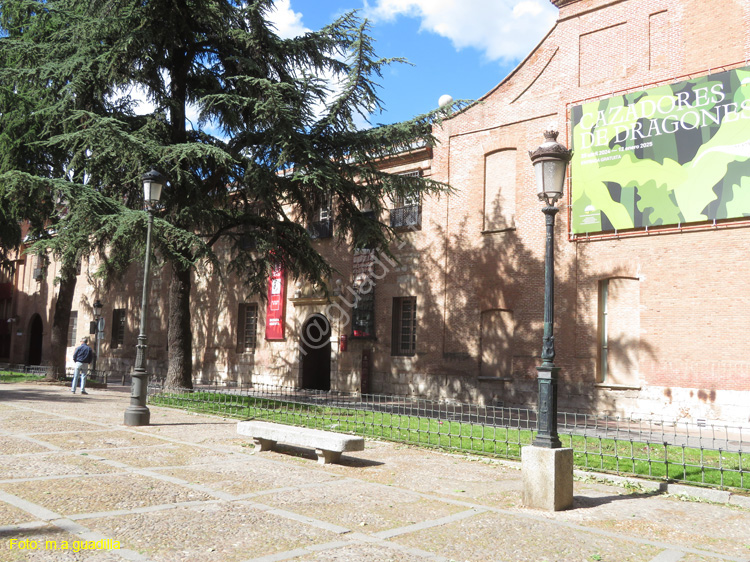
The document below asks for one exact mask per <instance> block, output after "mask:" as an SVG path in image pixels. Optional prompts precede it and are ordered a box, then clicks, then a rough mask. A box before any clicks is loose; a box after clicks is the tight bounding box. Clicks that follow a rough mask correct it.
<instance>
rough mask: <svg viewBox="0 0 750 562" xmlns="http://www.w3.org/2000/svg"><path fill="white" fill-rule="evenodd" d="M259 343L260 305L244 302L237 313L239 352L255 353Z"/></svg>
mask: <svg viewBox="0 0 750 562" xmlns="http://www.w3.org/2000/svg"><path fill="white" fill-rule="evenodd" d="M257 343H258V305H257V303H254V302H253V303H242V304H240V307H239V313H238V315H237V353H253V352H254V351H255V347H256V345H257Z"/></svg>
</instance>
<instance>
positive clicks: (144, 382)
mask: <svg viewBox="0 0 750 562" xmlns="http://www.w3.org/2000/svg"><path fill="white" fill-rule="evenodd" d="M142 179H143V200H144V202H145V204H146V208H147V209H148V228H147V230H146V259H145V263H144V265H143V296H142V298H141V330H140V333H139V334H138V345H136V346H135V349H136V354H135V368H134V369H133V379H132V384H131V386H130V405H129V406H128V408H127V410H125V425H148V424H149V421H150V419H151V412H150V411H149V409H148V407H147V406H146V392H147V390H148V373H147V372H146V349H147V348H148V346H147V345H146V318H147V317H148V281H149V278H148V277H149V276H148V273H149V266H150V264H151V227H152V226H153V224H154V207H155V206H156V204H157V203H158V202H159V199H160V197H161V188H162V186H163V185H164V180H165V178H164V176H162V175H161V174H160V173H159V172H157V171H156V170H151V171H150V172H146V173H145V174H143V178H142Z"/></svg>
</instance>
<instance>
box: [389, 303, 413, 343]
mask: <svg viewBox="0 0 750 562" xmlns="http://www.w3.org/2000/svg"><path fill="white" fill-rule="evenodd" d="M416 351H417V297H396V298H394V299H393V333H392V338H391V355H414V354H415V353H416Z"/></svg>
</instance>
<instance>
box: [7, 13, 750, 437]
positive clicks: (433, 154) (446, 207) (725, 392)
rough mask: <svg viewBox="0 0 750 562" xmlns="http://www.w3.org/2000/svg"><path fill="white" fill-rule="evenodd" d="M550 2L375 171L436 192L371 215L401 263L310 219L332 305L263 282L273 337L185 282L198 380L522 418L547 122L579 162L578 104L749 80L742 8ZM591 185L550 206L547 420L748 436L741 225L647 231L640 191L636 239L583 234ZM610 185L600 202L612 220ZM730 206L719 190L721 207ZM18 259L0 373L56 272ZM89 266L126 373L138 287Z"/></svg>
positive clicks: (622, 231) (85, 312) (263, 316)
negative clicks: (490, 85) (430, 185)
mask: <svg viewBox="0 0 750 562" xmlns="http://www.w3.org/2000/svg"><path fill="white" fill-rule="evenodd" d="M552 3H553V4H555V6H557V7H558V8H559V18H558V21H557V24H556V25H555V27H554V28H553V29H552V30H551V31H550V32H549V33H548V34H547V36H546V37H545V38H544V39H543V40H542V41H541V42H540V44H539V45H538V46H537V47H536V48H535V49H534V50H533V52H532V53H531V54H530V55H529V56H528V57H527V58H526V59H525V60H524V61H523V62H521V63H520V64H519V65H518V67H517V68H516V69H515V70H514V71H513V72H511V73H510V75H508V76H507V77H506V78H505V79H504V80H503V81H502V82H501V83H500V84H499V85H498V86H497V87H496V88H495V89H493V90H492V91H491V92H489V93H487V94H485V95H484V96H483V97H482V98H481V99H480V100H479V101H478V102H477V103H475V104H473V105H472V106H470V107H468V108H466V109H465V110H464V111H462V112H460V113H458V114H456V115H455V116H453V117H452V118H451V119H448V120H446V121H445V122H444V123H443V124H442V126H441V128H439V129H437V130H436V131H435V133H436V136H437V137H438V139H439V141H440V142H439V144H438V145H437V146H436V147H435V148H434V149H432V150H430V149H427V148H416V149H414V150H413V151H412V152H411V153H409V154H405V155H403V156H402V157H401V158H399V159H398V160H395V161H392V162H391V163H390V164H389V166H391V169H392V171H393V172H396V173H415V174H421V175H424V176H430V177H432V178H434V179H437V180H440V181H445V182H447V183H449V184H450V185H451V186H452V188H453V192H452V193H450V194H447V195H443V196H441V197H434V198H428V199H424V200H422V201H397V202H392V209H391V211H390V213H389V216H383V217H381V220H384V221H391V224H392V225H393V226H395V227H397V228H398V229H399V230H400V231H401V239H400V240H399V241H398V242H397V243H396V244H395V245H394V249H393V251H394V254H395V255H396V256H397V258H398V263H391V262H389V261H388V260H386V259H385V258H384V257H383V256H377V255H374V254H371V253H368V252H360V251H354V250H352V249H351V248H348V247H344V245H341V244H338V243H337V242H336V239H335V238H331V237H329V234H330V229H331V227H332V228H335V217H331V216H329V213H328V210H327V208H326V206H325V205H322V206H321V209H320V217H319V218H320V221H319V222H318V223H316V224H315V225H311V229H310V231H311V233H312V235H313V236H315V237H316V238H318V241H317V242H316V244H318V245H319V247H320V249H321V251H322V252H323V253H324V255H326V256H328V258H329V259H330V260H331V261H332V263H333V264H334V266H335V267H336V269H337V271H338V272H339V273H338V274H337V275H336V276H335V277H334V278H333V279H331V280H330V290H331V293H332V295H333V297H332V298H331V300H326V299H325V298H323V297H322V296H321V295H316V294H312V293H311V290H310V289H309V288H308V287H305V286H303V285H297V284H296V283H295V280H293V279H284V278H281V279H280V280H279V281H280V283H277V286H278V287H281V289H282V290H283V293H282V294H281V295H280V296H281V299H280V300H279V301H278V304H279V305H280V307H281V308H279V309H278V313H276V316H277V317H280V318H281V319H282V321H281V324H282V325H283V329H284V333H283V339H278V340H273V341H267V339H266V335H267V334H266V328H265V326H266V324H267V314H268V310H269V307H270V306H271V304H270V303H271V302H272V301H273V299H271V300H270V301H269V303H268V304H267V303H265V302H263V301H262V300H261V299H260V298H258V296H257V295H247V294H243V292H242V289H241V285H240V284H239V283H233V282H232V281H228V282H226V283H225V284H221V283H217V281H216V280H215V279H209V278H206V277H203V276H200V275H198V276H196V282H195V284H194V291H195V293H194V308H193V320H194V325H193V334H194V349H195V355H194V364H195V373H196V378H197V379H198V380H204V381H205V380H232V381H242V382H244V383H248V382H255V383H261V382H266V383H273V384H290V385H295V386H303V387H308V388H322V389H327V388H331V389H335V390H342V391H365V392H377V393H389V394H411V395H423V396H430V397H444V398H450V399H456V400H461V401H479V402H485V403H498V404H504V405H522V406H523V405H527V406H528V405H530V406H534V405H535V401H536V370H535V367H536V366H537V364H538V363H539V356H540V353H541V341H542V320H543V297H544V288H543V281H544V278H543V269H544V265H543V260H544V235H545V232H544V216H543V214H542V213H541V204H540V203H539V201H538V199H537V196H536V190H535V184H534V177H533V171H532V167H531V163H530V160H529V157H528V153H527V150H529V149H534V148H535V147H536V146H538V145H539V144H540V143H541V142H542V140H543V139H542V135H541V132H542V131H543V130H545V128H547V126H548V124H549V123H550V122H556V123H557V124H558V127H559V129H560V131H561V136H560V140H561V141H562V142H563V143H565V144H566V145H568V146H572V148H574V150H576V153H577V154H582V153H585V148H586V146H585V142H583V143H581V141H580V139H579V141H578V142H577V141H576V139H575V138H574V132H575V130H576V127H577V126H581V123H582V121H577V119H578V117H580V114H576V111H579V109H577V108H582V107H583V108H585V107H588V106H587V105H586V104H591V103H593V102H597V103H599V102H602V103H608V101H607V100H613V99H620V97H623V98H622V99H625V97H627V96H628V95H630V94H633V93H638V92H649V91H652V89H653V88H659V87H662V86H666V87H669V86H670V85H674V84H681V83H683V82H685V81H686V80H687V81H689V80H692V79H698V78H700V79H703V78H706V79H709V80H710V78H711V76H714V75H716V74H718V73H723V72H727V71H733V70H737V69H742V68H744V67H746V66H747V59H748V55H750V35H748V34H747V33H746V31H745V30H746V29H748V28H749V27H750V0H722V1H721V2H718V0H716V4H717V6H715V7H718V4H720V8H721V9H709V10H707V9H706V7H707V3H706V1H705V0H552ZM711 3H714V2H713V1H712V2H711ZM744 84H745V83H744V82H742V85H740V86H738V88H742V87H744V86H743V85H744ZM748 84H750V80H749V81H748ZM748 87H750V86H748ZM716 91H718V90H715V91H714V92H716ZM738 91H739V90H738ZM686 95H687V94H686ZM715 97H716V96H715ZM747 97H748V98H750V95H748V96H747ZM636 98H638V95H636ZM628 99H630V98H628ZM634 99H635V98H634ZM677 99H678V100H679V97H677ZM717 99H718V98H717ZM736 109H737V113H736V115H737V119H740V120H741V119H747V118H748V117H750V108H747V109H746V108H745V105H744V104H741V107H738V108H736ZM584 111H585V110H584ZM725 111H726V109H725ZM576 115H578V117H576ZM733 115H734V114H733ZM725 119H726V115H725ZM664 123H666V120H665V121H664V122H663V123H662V125H663V124H664ZM685 123H688V124H690V120H689V119H688V120H687V121H685V119H684V118H683V121H682V124H683V126H684V125H685ZM746 128H747V127H746ZM747 130H749V131H750V129H747ZM632 131H633V129H631V132H632ZM632 136H636V135H635V133H633V135H632ZM748 137H750V133H747V134H746V136H745V138H744V139H741V140H744V141H747V139H748ZM631 141H632V139H631ZM615 144H616V143H615ZM625 144H626V143H623V147H624V148H625V150H628V149H630V148H632V145H628V146H625ZM639 150H640V149H639ZM707 152H708V151H707ZM740 152H741V151H740ZM633 153H634V154H637V155H638V157H640V156H641V153H640V152H638V153H636V152H635V151H634V152H633ZM748 156H750V153H749V154H748V155H747V156H742V155H741V154H739V155H735V163H733V164H732V169H736V170H740V171H739V172H737V173H738V174H739V176H741V177H745V176H750V172H748V170H750V168H748V166H749V165H750V164H748V162H747V158H748ZM589 162H590V161H589ZM576 165H578V168H576ZM743 167H744V170H745V172H744V173H743V172H742V171H741V170H742V169H743ZM587 173H588V172H586V171H585V169H584V167H583V163H582V162H580V161H579V162H578V163H577V164H576V162H574V166H573V169H572V172H571V174H570V177H569V179H568V181H567V182H566V194H565V197H564V198H563V199H562V201H561V202H560V203H559V204H558V206H559V207H560V209H561V210H560V213H559V214H558V219H557V225H556V241H555V242H556V246H557V254H556V270H557V279H556V287H555V292H556V295H555V296H556V327H555V334H556V351H557V357H556V360H555V363H556V365H557V366H559V367H561V374H560V408H561V409H563V410H576V411H600V412H616V413H620V414H639V415H646V416H665V417H669V418H708V419H722V420H726V421H731V422H735V423H742V424H747V423H748V422H750V406H748V404H750V361H748V360H747V358H746V357H745V355H746V354H745V353H743V351H742V350H743V344H744V337H743V336H744V334H745V333H746V332H748V331H750V316H749V315H748V310H749V309H750V296H748V291H747V290H743V289H745V286H746V285H747V277H748V276H747V269H748V268H747V266H746V265H745V260H744V259H743V258H744V255H743V254H744V243H746V241H747V239H748V238H747V237H748V233H750V230H748V228H749V227H750V223H749V222H747V220H744V217H747V216H750V212H748V213H743V212H741V211H739V212H737V211H735V212H733V213H729V214H727V213H724V215H726V216H724V215H722V214H721V213H719V215H717V216H718V219H717V218H714V219H710V218H706V217H703V218H700V217H699V218H698V219H696V218H695V217H691V216H689V215H687V214H686V215H685V217H683V216H682V215H680V217H681V218H679V219H675V221H673V222H671V223H670V222H669V221H665V220H662V219H658V220H656V221H655V222H654V223H652V224H651V226H649V224H648V223H647V222H646V223H645V226H643V225H641V223H642V222H643V219H642V216H641V215H642V214H644V213H647V212H650V211H649V210H648V209H645V207H644V205H645V203H643V202H644V201H645V199H644V197H645V195H643V194H644V193H645V192H644V191H643V188H642V189H641V192H640V194H639V196H638V197H640V199H638V198H636V199H635V201H636V203H633V204H631V205H630V208H631V210H633V209H635V210H636V211H634V212H637V213H639V219H638V220H639V221H641V223H637V224H636V223H634V224H633V225H630V226H626V227H624V228H618V227H616V226H613V225H614V223H612V224H610V223H609V222H608V221H609V219H610V218H611V217H609V218H606V219H601V220H602V221H604V222H601V223H600V224H601V225H602V226H601V228H599V229H594V231H593V232H592V231H590V229H589V230H588V231H587V230H586V228H583V230H581V228H579V226H577V223H576V221H577V220H578V218H576V217H579V214H580V213H579V211H580V209H578V208H577V203H576V201H577V199H575V197H576V195H575V193H576V189H579V190H581V189H584V190H585V189H587V187H586V186H585V185H584V184H585V183H586V177H587V176H586V174H587ZM696 177H697V176H696ZM647 179H648V178H647ZM644 182H645V183H647V182H646V180H644ZM645 183H644V185H645ZM700 187H701V186H700V185H699V186H698V187H697V188H700ZM702 187H704V188H705V186H702ZM709 187H711V186H709ZM742 187H744V180H741V181H740V180H738V183H737V190H739V189H740V188H742ZM627 189H629V187H628V185H626V184H625V183H623V186H619V187H617V192H618V195H617V198H618V201H617V202H618V204H620V203H622V202H623V201H624V199H622V197H623V195H622V194H623V193H625V191H627ZM747 189H748V190H750V185H748V186H747ZM610 193H612V189H610ZM613 197H614V196H613ZM743 197H747V196H746V195H740V191H735V197H734V200H735V201H740V200H741V199H742V198H743ZM673 199H674V198H673ZM735 206H736V205H735ZM735 206H731V208H732V209H734V208H735ZM587 209H588V207H587ZM649 209H650V208H649ZM586 212H588V211H586ZM602 216H604V215H602ZM613 220H614V219H613ZM584 231H585V232H584ZM31 261H33V258H26V261H25V262H24V261H23V260H21V261H19V262H18V265H19V267H18V268H16V271H15V277H14V281H13V283H14V284H15V285H14V286H15V288H16V289H17V291H16V292H15V293H14V294H15V295H16V296H15V298H14V300H13V302H12V303H10V304H8V307H9V308H10V307H11V305H12V314H11V316H12V318H13V319H14V320H15V321H16V322H15V324H13V326H14V327H13V328H12V332H13V334H12V335H11V336H9V337H10V344H9V345H7V346H5V347H2V346H0V351H2V350H4V349H6V348H9V349H8V356H9V360H10V361H11V362H17V363H23V362H33V361H34V360H36V359H38V358H37V356H36V355H35V354H36V353H37V349H44V350H46V349H47V348H48V342H47V339H46V338H48V335H47V334H48V332H49V324H50V319H49V318H48V315H49V314H50V311H51V310H52V307H51V302H52V299H53V298H54V287H53V285H52V279H53V277H54V271H53V270H54V267H55V265H54V264H51V265H50V266H49V268H48V269H49V271H47V270H44V272H43V273H39V272H36V273H35V270H36V269H38V268H35V267H33V265H34V264H31V263H30V262H31ZM86 271H87V267H86V265H85V264H84V267H83V268H82V273H81V277H79V287H78V295H77V297H76V300H75V304H74V307H73V309H74V311H76V313H77V314H76V318H77V326H76V328H77V330H78V332H79V336H80V332H81V331H82V330H85V329H87V328H88V323H89V321H90V319H91V303H93V301H94V300H95V299H96V298H97V297H98V298H101V300H102V301H103V302H104V304H105V309H104V315H105V318H106V322H107V328H106V335H105V341H104V342H103V346H102V360H103V361H105V362H106V363H108V364H109V365H111V366H113V367H119V368H127V367H129V366H131V365H132V362H133V360H134V357H135V351H134V346H135V343H136V342H135V340H136V336H137V331H138V317H137V314H138V312H137V311H138V302H139V297H138V296H139V295H140V292H139V287H138V283H139V282H140V281H139V280H140V272H139V271H133V272H132V276H131V278H130V279H129V280H126V281H125V282H123V283H122V285H121V288H120V289H119V290H113V291H109V292H108V293H107V294H106V295H105V294H103V293H98V292H97V289H96V288H95V287H94V286H93V285H92V284H90V283H88V281H87V277H86ZM167 275H168V274H167V273H166V272H164V273H160V272H159V271H157V272H156V273H155V278H154V285H153V287H154V290H153V291H152V292H153V293H154V294H156V295H158V294H160V293H161V292H160V289H159V288H160V287H166V284H167V283H168V282H169V279H168V278H167ZM38 277H41V280H40V281H38V280H36V279H35V278H38ZM2 287H3V285H2V284H0V290H2ZM373 287H374V289H372V290H370V289H371V288H373ZM5 292H8V291H5ZM4 294H5V293H4V292H0V299H1V298H2V295H4ZM157 299H161V297H157ZM2 302H3V301H2V300H0V303H2ZM274 306H275V305H274ZM76 309H77V310H76ZM164 309H165V303H164V302H163V301H159V302H158V303H157V302H154V303H152V305H151V311H152V315H153V318H152V319H150V327H149V353H148V356H149V369H157V370H158V369H160V368H163V366H164V365H163V360H164V358H165V356H166V354H165V345H166V341H165V320H164V318H163V316H164V315H163V314H161V313H160V311H163V310H164ZM0 312H2V308H0ZM1 336H2V334H0V337H1ZM6 339H8V337H6ZM73 340H75V337H74V338H73ZM343 340H346V341H345V342H344V341H343ZM39 342H41V343H39ZM71 352H72V348H71ZM2 360H3V358H2V357H0V361H2ZM40 361H41V362H43V361H44V354H42V358H41V359H40Z"/></svg>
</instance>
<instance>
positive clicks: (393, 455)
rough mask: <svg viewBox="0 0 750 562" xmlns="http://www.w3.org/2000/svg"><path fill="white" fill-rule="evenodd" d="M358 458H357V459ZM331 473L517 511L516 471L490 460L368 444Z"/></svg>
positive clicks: (519, 490) (519, 488)
mask: <svg viewBox="0 0 750 562" xmlns="http://www.w3.org/2000/svg"><path fill="white" fill-rule="evenodd" d="M360 457H361V458H360ZM341 464H342V467H340V468H338V467H336V466H335V465H331V467H330V470H331V471H334V472H338V473H341V474H347V475H349V476H355V477H357V478H361V479H363V480H367V481H369V482H377V483H380V484H387V485H390V486H400V487H405V488H409V489H412V490H417V491H420V492H424V493H431V494H432V493H434V494H440V495H446V496H449V497H452V498H455V499H460V500H466V501H472V502H476V503H480V504H482V505H488V506H492V507H519V506H520V505H521V500H522V481H521V480H520V476H521V473H520V470H519V469H520V464H519V465H518V468H515V467H513V466H509V465H508V464H506V463H501V462H496V461H493V460H491V459H479V458H477V457H471V458H470V460H469V459H467V457H466V456H464V455H454V454H447V453H443V452H439V451H433V450H429V449H427V450H425V449H420V448H417V447H413V446H407V445H393V444H389V443H382V442H380V443H379V442H373V441H367V443H366V446H365V451H364V452H363V453H358V459H357V460H354V459H350V460H349V461H348V462H345V463H344V462H342V463H341Z"/></svg>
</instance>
